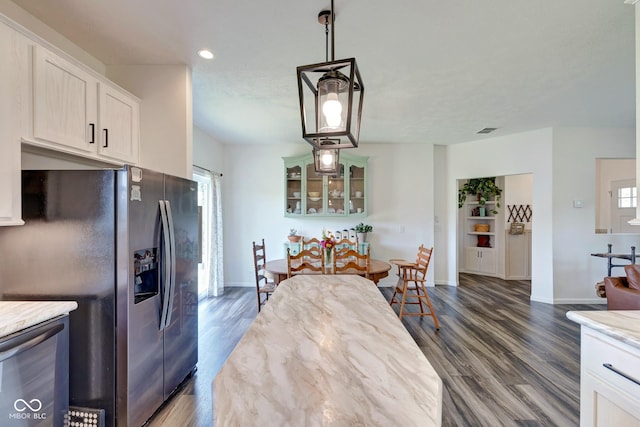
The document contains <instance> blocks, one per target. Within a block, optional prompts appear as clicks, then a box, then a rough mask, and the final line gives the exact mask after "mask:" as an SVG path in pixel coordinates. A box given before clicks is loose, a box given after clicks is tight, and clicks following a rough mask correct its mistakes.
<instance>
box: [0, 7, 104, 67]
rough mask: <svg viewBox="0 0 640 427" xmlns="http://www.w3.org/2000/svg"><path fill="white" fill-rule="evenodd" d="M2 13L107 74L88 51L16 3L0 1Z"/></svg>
mask: <svg viewBox="0 0 640 427" xmlns="http://www.w3.org/2000/svg"><path fill="white" fill-rule="evenodd" d="M0 13H2V14H3V15H5V16H7V17H8V18H10V19H11V20H13V21H14V22H16V23H18V24H20V25H22V26H23V27H25V28H27V29H29V31H31V32H33V33H34V34H36V35H38V36H40V37H42V38H43V39H45V40H47V41H48V42H50V43H51V44H53V45H54V46H56V47H57V48H59V49H61V50H63V51H64V52H66V53H67V54H69V55H71V56H73V57H74V58H76V59H77V60H78V61H80V62H82V63H83V64H85V65H87V66H88V67H91V68H93V69H94V70H95V71H97V72H98V73H100V74H102V75H104V74H105V66H104V64H103V63H102V62H100V61H98V60H97V59H96V58H95V57H94V56H92V55H91V54H89V53H88V52H87V51H85V50H82V49H81V48H80V47H78V46H77V45H76V44H75V43H73V42H72V41H71V40H69V39H68V38H66V37H64V36H63V35H62V34H60V33H58V32H56V31H55V30H54V29H52V28H51V27H50V26H48V25H47V24H45V23H44V22H42V21H40V20H39V19H38V18H36V17H35V16H33V15H31V14H30V13H28V12H27V11H26V10H24V9H22V8H21V7H19V6H18V5H17V4H15V3H14V2H12V1H9V0H0Z"/></svg>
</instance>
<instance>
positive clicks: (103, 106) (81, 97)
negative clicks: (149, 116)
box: [27, 45, 140, 164]
mask: <svg viewBox="0 0 640 427" xmlns="http://www.w3.org/2000/svg"><path fill="white" fill-rule="evenodd" d="M139 116H140V107H139V101H138V100H137V99H135V98H134V97H133V96H131V95H130V94H128V93H127V92H125V91H124V90H122V89H119V88H118V87H116V86H115V85H113V84H111V83H110V82H108V81H107V80H106V79H104V80H101V79H98V78H97V77H94V75H93V74H92V73H91V72H89V71H87V70H85V69H83V68H82V67H80V66H77V65H75V64H73V63H71V62H70V61H67V60H65V59H64V58H61V57H60V56H58V55H56V54H55V53H53V52H51V51H49V50H48V49H46V48H44V47H42V46H37V45H36V46H34V54H33V140H31V139H30V138H27V142H29V143H31V144H34V145H39V146H45V147H47V148H51V149H54V150H58V151H64V152H67V153H70V154H75V155H80V156H83V157H89V158H94V159H97V160H101V161H107V162H110V163H116V164H123V163H129V164H136V163H138V150H139V140H140V137H139V132H140V131H139Z"/></svg>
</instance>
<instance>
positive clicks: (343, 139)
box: [297, 58, 364, 150]
mask: <svg viewBox="0 0 640 427" xmlns="http://www.w3.org/2000/svg"><path fill="white" fill-rule="evenodd" d="M297 71H298V94H299V97H300V117H301V120H302V137H303V138H304V139H305V140H306V141H307V142H308V143H309V144H311V145H312V146H313V147H314V148H315V149H316V150H320V149H321V148H322V143H323V141H326V140H327V139H328V138H330V139H331V140H332V141H335V145H334V148H355V147H357V146H358V139H359V136H360V119H361V117H362V98H363V95H364V86H363V85H362V79H361V78H360V71H359V70H358V65H357V64H356V60H355V58H350V59H343V60H339V61H332V62H322V63H319V64H312V65H303V66H300V67H298V69H297Z"/></svg>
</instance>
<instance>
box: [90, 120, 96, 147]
mask: <svg viewBox="0 0 640 427" xmlns="http://www.w3.org/2000/svg"><path fill="white" fill-rule="evenodd" d="M89 126H91V141H89V144H95V142H96V125H95V124H93V123H89Z"/></svg>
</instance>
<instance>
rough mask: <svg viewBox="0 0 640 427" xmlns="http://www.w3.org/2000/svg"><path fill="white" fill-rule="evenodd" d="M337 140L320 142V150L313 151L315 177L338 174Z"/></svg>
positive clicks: (338, 154)
mask: <svg viewBox="0 0 640 427" xmlns="http://www.w3.org/2000/svg"><path fill="white" fill-rule="evenodd" d="M337 145H338V141H337V140H331V139H325V140H322V141H320V146H321V147H322V148H320V149H316V148H314V149H313V164H314V166H315V168H316V174H317V175H335V176H338V175H339V172H340V169H339V168H340V160H339V157H340V150H339V149H337V148H336V146H337Z"/></svg>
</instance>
